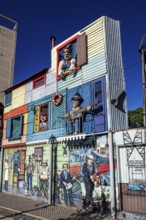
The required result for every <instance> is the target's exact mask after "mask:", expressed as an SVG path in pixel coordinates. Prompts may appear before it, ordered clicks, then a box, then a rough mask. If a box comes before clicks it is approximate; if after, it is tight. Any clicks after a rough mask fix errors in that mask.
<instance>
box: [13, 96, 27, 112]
mask: <svg viewBox="0 0 146 220" xmlns="http://www.w3.org/2000/svg"><path fill="white" fill-rule="evenodd" d="M24 98H25V95H21V96H19V97H17V98H15V99H12V109H15V108H18V107H20V106H22V105H24Z"/></svg>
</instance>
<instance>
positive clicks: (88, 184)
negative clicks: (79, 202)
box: [82, 162, 95, 205]
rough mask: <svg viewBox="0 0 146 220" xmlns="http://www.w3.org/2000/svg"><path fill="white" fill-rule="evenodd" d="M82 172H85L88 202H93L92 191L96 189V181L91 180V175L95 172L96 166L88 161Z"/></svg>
mask: <svg viewBox="0 0 146 220" xmlns="http://www.w3.org/2000/svg"><path fill="white" fill-rule="evenodd" d="M82 173H83V174H84V182H85V188H86V198H85V200H86V204H87V205H89V204H90V203H91V202H92V192H93V190H94V183H93V182H92V180H91V178H90V177H91V176H92V175H93V174H94V173H95V167H94V165H93V166H89V165H88V164H87V162H86V163H84V165H83V170H82Z"/></svg>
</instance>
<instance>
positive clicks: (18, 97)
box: [11, 85, 25, 110]
mask: <svg viewBox="0 0 146 220" xmlns="http://www.w3.org/2000/svg"><path fill="white" fill-rule="evenodd" d="M24 97H25V85H23V86H21V87H19V88H17V89H15V90H13V91H12V105H11V110H13V109H15V108H18V107H20V106H22V105H24Z"/></svg>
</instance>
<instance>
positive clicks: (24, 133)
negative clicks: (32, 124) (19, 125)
mask: <svg viewBox="0 0 146 220" xmlns="http://www.w3.org/2000/svg"><path fill="white" fill-rule="evenodd" d="M26 133H27V124H24V125H23V135H25V136H26Z"/></svg>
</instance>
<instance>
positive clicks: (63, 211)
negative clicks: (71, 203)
mask: <svg viewBox="0 0 146 220" xmlns="http://www.w3.org/2000/svg"><path fill="white" fill-rule="evenodd" d="M0 208H5V209H7V210H11V211H15V212H17V213H21V214H23V215H26V216H32V217H33V218H35V219H40V220H46V219H47V220H63V219H64V220H65V219H66V220H73V219H74V220H77V219H88V220H89V219H94V220H96V219H104V220H110V219H112V218H110V217H104V216H99V215H98V214H97V213H96V212H94V213H93V212H92V211H91V210H88V211H78V210H77V209H75V208H74V209H72V208H66V207H61V206H56V205H49V204H47V203H44V202H41V201H34V200H31V199H28V198H23V197H19V196H15V195H10V194H6V193H0Z"/></svg>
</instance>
